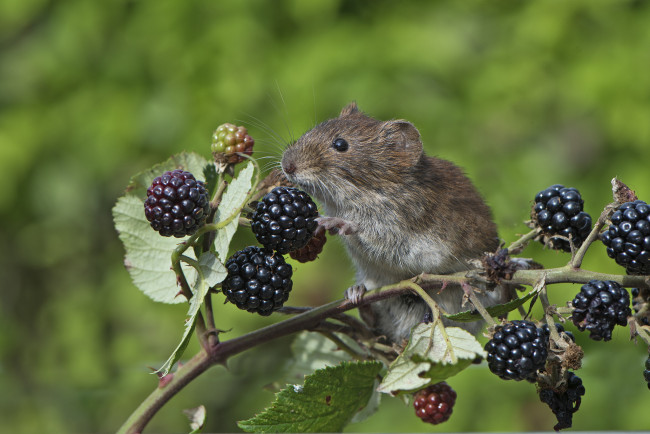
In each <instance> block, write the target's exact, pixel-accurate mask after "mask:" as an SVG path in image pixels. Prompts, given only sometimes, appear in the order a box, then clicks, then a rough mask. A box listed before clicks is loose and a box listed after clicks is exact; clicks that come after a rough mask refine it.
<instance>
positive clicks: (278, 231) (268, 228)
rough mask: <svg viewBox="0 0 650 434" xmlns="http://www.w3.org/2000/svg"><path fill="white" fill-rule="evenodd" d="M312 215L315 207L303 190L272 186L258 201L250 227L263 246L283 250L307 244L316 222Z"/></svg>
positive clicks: (315, 212) (282, 251) (282, 252)
mask: <svg viewBox="0 0 650 434" xmlns="http://www.w3.org/2000/svg"><path fill="white" fill-rule="evenodd" d="M316 217H318V209H317V207H316V204H315V203H314V202H313V201H312V200H311V197H309V195H308V194H307V193H305V192H304V191H301V190H298V189H297V188H291V187H276V188H274V189H273V190H271V192H270V193H267V194H266V195H265V196H264V197H263V198H262V200H261V201H260V202H258V204H257V209H256V210H255V212H254V213H253V215H252V217H251V228H252V229H253V233H254V234H255V237H256V238H257V241H259V242H260V243H261V244H262V245H263V246H264V247H266V248H268V249H272V250H275V251H277V252H278V253H280V254H285V253H288V252H290V251H292V250H297V249H300V248H302V247H304V246H306V245H307V243H308V242H309V240H310V239H311V237H312V236H313V234H314V231H315V230H316V227H317V226H318V223H317V222H316Z"/></svg>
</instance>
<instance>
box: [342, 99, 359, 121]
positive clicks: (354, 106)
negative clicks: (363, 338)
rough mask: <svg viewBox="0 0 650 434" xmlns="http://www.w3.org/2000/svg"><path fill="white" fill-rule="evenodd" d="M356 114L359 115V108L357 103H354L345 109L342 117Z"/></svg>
mask: <svg viewBox="0 0 650 434" xmlns="http://www.w3.org/2000/svg"><path fill="white" fill-rule="evenodd" d="M355 113H359V107H357V103H356V102H355V101H352V102H351V103H350V104H348V105H346V106H345V107H343V110H341V114H340V117H342V118H344V117H346V116H352V115H353V114H355Z"/></svg>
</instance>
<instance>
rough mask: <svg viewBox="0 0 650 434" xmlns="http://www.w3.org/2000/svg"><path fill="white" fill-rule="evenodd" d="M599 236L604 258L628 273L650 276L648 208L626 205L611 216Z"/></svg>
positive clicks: (636, 202) (636, 204)
mask: <svg viewBox="0 0 650 434" xmlns="http://www.w3.org/2000/svg"><path fill="white" fill-rule="evenodd" d="M610 220H611V223H612V224H611V225H610V226H609V228H608V229H607V230H606V231H604V232H603V233H602V235H601V240H602V242H603V244H604V245H605V246H606V247H607V255H608V256H609V257H610V258H612V259H614V260H616V263H617V264H618V265H621V266H623V267H625V269H626V270H627V272H628V273H629V274H650V205H648V204H647V203H645V202H644V201H642V200H635V201H634V202H626V203H624V204H622V205H621V206H619V207H618V209H617V210H616V211H615V212H614V214H612V216H611V218H610Z"/></svg>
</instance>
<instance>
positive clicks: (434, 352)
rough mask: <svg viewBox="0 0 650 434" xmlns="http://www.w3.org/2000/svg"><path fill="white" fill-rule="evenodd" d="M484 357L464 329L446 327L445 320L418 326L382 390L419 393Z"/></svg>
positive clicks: (393, 392) (384, 382)
mask: <svg viewBox="0 0 650 434" xmlns="http://www.w3.org/2000/svg"><path fill="white" fill-rule="evenodd" d="M483 355H484V351H483V348H482V346H481V344H480V343H479V342H478V341H477V340H476V339H475V338H474V336H472V335H471V334H470V333H468V332H467V331H465V330H463V329H461V328H458V327H444V326H443V325H442V321H436V322H434V323H431V324H418V325H417V326H415V327H414V328H413V330H412V332H411V338H410V340H409V343H408V345H407V346H406V348H405V349H404V351H403V352H402V354H400V355H399V357H398V358H397V359H395V361H394V362H393V363H392V364H391V365H390V367H389V368H388V373H387V374H386V375H385V376H384V379H383V381H382V383H381V384H380V385H379V388H378V390H379V391H380V392H383V393H390V394H393V395H397V394H400V393H407V392H408V393H410V392H415V391H417V390H420V389H422V388H423V387H426V386H428V385H429V384H434V383H438V382H440V381H443V380H445V379H447V378H449V377H451V376H453V375H456V374H457V373H458V372H460V371H462V370H463V369H465V368H466V367H467V366H469V365H470V364H471V363H472V361H473V360H474V359H475V358H476V357H477V356H483Z"/></svg>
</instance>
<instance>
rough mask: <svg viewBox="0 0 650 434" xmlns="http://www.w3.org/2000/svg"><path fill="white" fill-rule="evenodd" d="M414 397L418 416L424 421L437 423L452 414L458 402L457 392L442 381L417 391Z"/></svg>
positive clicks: (414, 405)
mask: <svg viewBox="0 0 650 434" xmlns="http://www.w3.org/2000/svg"><path fill="white" fill-rule="evenodd" d="M413 398H414V399H413V407H414V408H415V414H416V416H417V417H419V418H420V419H422V421H423V422H427V423H431V424H433V425H437V424H439V423H442V422H445V421H446V420H447V419H449V416H451V412H452V410H453V408H454V404H455V403H456V392H455V391H454V389H452V388H451V387H450V386H449V385H448V384H447V383H445V382H444V381H441V382H440V383H436V384H434V385H432V386H429V387H427V388H426V389H422V390H420V391H418V392H416V393H415V395H414V396H413Z"/></svg>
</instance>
